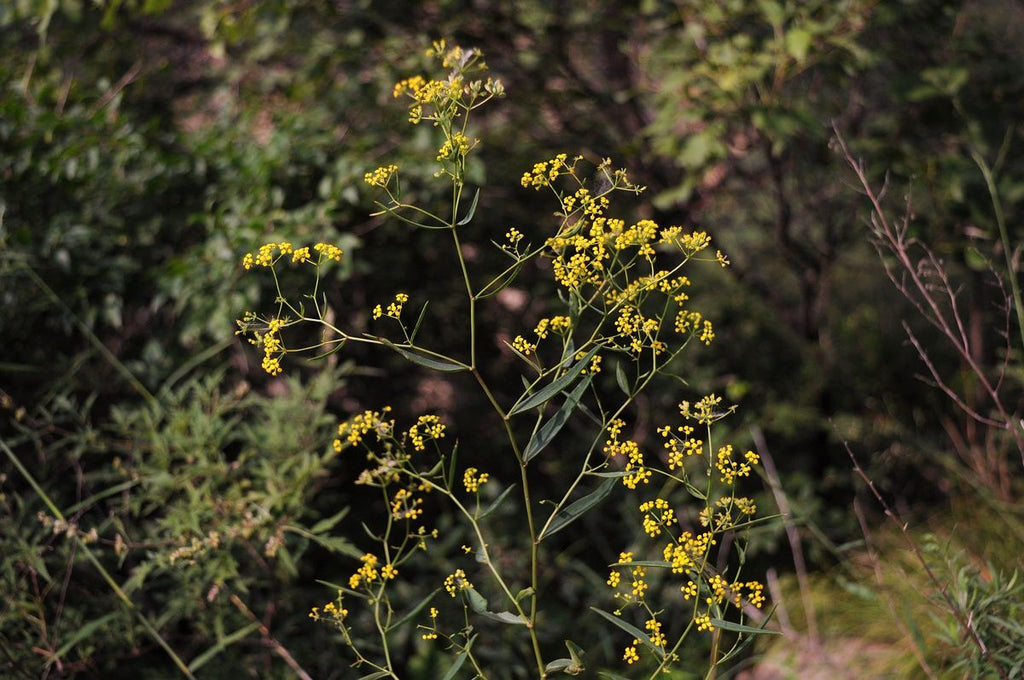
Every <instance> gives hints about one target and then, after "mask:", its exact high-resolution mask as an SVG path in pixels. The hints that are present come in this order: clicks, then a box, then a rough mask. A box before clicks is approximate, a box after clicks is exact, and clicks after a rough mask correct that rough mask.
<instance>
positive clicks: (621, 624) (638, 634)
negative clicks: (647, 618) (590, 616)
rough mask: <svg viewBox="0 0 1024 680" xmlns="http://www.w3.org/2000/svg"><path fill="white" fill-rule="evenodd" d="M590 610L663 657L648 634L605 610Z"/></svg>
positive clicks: (594, 608) (593, 608) (595, 608)
mask: <svg viewBox="0 0 1024 680" xmlns="http://www.w3.org/2000/svg"><path fill="white" fill-rule="evenodd" d="M590 609H591V611H594V612H597V613H598V614H600V615H601V616H603V617H604V618H606V619H608V620H609V621H611V622H612V624H614V625H615V626H616V627H618V628H621V629H622V630H624V631H626V632H627V633H628V634H629V635H630V636H631V637H632V638H633V639H635V640H639V641H640V642H642V643H643V644H644V646H645V647H649V648H650V649H651V651H653V652H654V653H655V654H658V655H659V656H660V655H661V650H660V649H659V648H658V647H656V646H655V645H654V643H653V642H651V638H649V637H647V633H645V632H643V631H642V630H640V629H639V628H637V627H636V626H634V625H632V624H630V623H627V622H625V621H623V620H622V619H620V618H619V617H618V616H615V614H609V613H608V612H606V611H604V610H603V609H598V608H597V607H591V608H590Z"/></svg>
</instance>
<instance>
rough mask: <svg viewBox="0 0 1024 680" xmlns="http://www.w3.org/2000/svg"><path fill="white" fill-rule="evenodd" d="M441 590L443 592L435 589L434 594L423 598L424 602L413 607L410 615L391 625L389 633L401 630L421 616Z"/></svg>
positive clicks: (421, 601)
mask: <svg viewBox="0 0 1024 680" xmlns="http://www.w3.org/2000/svg"><path fill="white" fill-rule="evenodd" d="M440 590H441V589H440V588H437V589H435V590H434V592H432V593H430V594H429V595H427V596H426V597H425V598H423V599H422V600H420V601H419V604H417V605H416V606H415V607H413V608H412V609H411V610H410V611H409V613H408V614H406V615H405V616H403V617H402V618H401V619H399V620H398V621H397V622H396V623H393V624H391V626H390V627H389V628H388V630H389V631H392V630H396V629H398V628H401V627H402V626H404V625H405V624H407V623H409V622H410V621H412V620H413V619H414V618H416V617H417V616H419V614H420V612H422V611H423V610H424V609H425V608H426V606H427V605H428V604H430V601H431V600H433V599H434V596H435V595H437V593H438V591H440Z"/></svg>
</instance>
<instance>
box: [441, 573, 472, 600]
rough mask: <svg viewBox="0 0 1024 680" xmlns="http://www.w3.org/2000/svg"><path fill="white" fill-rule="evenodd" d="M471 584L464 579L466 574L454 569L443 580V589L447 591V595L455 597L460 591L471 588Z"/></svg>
mask: <svg viewBox="0 0 1024 680" xmlns="http://www.w3.org/2000/svg"><path fill="white" fill-rule="evenodd" d="M472 587H473V584H472V583H470V582H469V579H467V578H466V572H464V571H462V570H461V569H456V570H455V571H454V572H452V573H451V574H448V576H446V577H445V579H444V589H445V590H447V591H448V594H449V595H451V596H452V597H455V596H456V595H457V594H458V593H459V592H460V591H462V590H465V589H466V588H472Z"/></svg>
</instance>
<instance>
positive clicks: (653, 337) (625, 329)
mask: <svg viewBox="0 0 1024 680" xmlns="http://www.w3.org/2000/svg"><path fill="white" fill-rule="evenodd" d="M615 330H616V331H618V333H619V335H620V336H622V339H623V342H624V343H625V346H626V348H627V349H628V350H629V351H630V352H631V353H632V354H634V355H637V354H640V352H642V351H643V350H644V349H645V348H650V349H652V350H654V353H655V354H661V353H662V352H664V351H665V350H666V349H667V348H668V345H666V344H665V342H664V341H662V340H658V339H657V337H658V331H659V330H660V328H659V324H658V320H657V319H651V318H648V317H645V316H644V315H643V314H642V313H641V312H640V310H639V309H637V308H636V307H632V306H626V307H622V308H621V309H619V315H618V317H617V318H616V319H615Z"/></svg>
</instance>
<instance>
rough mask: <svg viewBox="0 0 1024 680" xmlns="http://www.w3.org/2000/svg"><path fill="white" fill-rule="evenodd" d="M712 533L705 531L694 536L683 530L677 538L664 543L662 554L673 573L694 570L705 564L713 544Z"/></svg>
mask: <svg viewBox="0 0 1024 680" xmlns="http://www.w3.org/2000/svg"><path fill="white" fill-rule="evenodd" d="M715 543H716V541H715V538H714V534H712V533H711V532H710V531H706V532H704V533H702V534H698V535H696V536H694V535H693V534H692V533H691V532H689V531H684V532H683V533H682V534H681V535H680V536H679V538H678V539H674V540H673V541H671V542H669V543H668V544H666V545H665V549H664V550H663V551H662V556H663V557H664V558H665V561H666V562H668V563H669V564H670V565H671V567H672V573H673V574H683V573H686V572H687V571H695V570H698V569H699V568H700V565H702V564H705V563H706V562H707V560H708V558H709V554H708V553H709V551H710V550H711V546H713V545H715Z"/></svg>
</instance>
